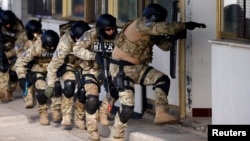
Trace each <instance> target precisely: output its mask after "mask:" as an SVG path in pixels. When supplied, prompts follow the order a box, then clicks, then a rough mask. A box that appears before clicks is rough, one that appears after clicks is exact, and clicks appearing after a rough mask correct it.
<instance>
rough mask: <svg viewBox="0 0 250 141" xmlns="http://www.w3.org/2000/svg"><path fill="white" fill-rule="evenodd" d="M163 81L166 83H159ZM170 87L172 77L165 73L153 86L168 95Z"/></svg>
mask: <svg viewBox="0 0 250 141" xmlns="http://www.w3.org/2000/svg"><path fill="white" fill-rule="evenodd" d="M162 82H164V83H163V84H158V83H162ZM169 87H170V79H169V77H168V76H166V75H163V76H162V77H160V78H159V79H158V80H156V82H155V86H154V87H153V89H155V88H160V89H161V90H162V91H163V92H165V93H166V95H168V91H169Z"/></svg>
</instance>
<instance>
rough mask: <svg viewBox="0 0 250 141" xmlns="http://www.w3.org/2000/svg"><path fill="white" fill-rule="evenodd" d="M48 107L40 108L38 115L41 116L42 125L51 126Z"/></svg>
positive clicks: (40, 106) (41, 106)
mask: <svg viewBox="0 0 250 141" xmlns="http://www.w3.org/2000/svg"><path fill="white" fill-rule="evenodd" d="M47 110H48V106H47V105H46V104H44V105H39V106H38V113H39V116H40V124H41V125H49V115H48V112H47Z"/></svg>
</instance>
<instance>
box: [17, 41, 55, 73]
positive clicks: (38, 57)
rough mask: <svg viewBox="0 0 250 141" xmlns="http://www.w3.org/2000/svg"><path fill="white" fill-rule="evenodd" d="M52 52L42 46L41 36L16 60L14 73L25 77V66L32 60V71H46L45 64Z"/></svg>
mask: <svg viewBox="0 0 250 141" xmlns="http://www.w3.org/2000/svg"><path fill="white" fill-rule="evenodd" d="M53 53H54V52H51V51H48V50H46V49H44V48H43V47H42V41H41V36H39V37H38V38H37V40H36V41H35V42H34V44H32V45H31V46H30V47H29V48H28V49H27V50H26V51H25V52H24V53H23V54H22V55H21V56H20V57H19V58H18V59H17V61H16V63H15V67H16V73H17V76H18V78H25V76H26V73H27V69H28V68H27V66H28V64H29V63H31V62H33V65H32V68H31V70H32V71H33V72H40V73H44V74H46V73H47V66H48V64H49V62H50V61H51V59H52V56H53Z"/></svg>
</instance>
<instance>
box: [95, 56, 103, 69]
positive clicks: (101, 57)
mask: <svg viewBox="0 0 250 141" xmlns="http://www.w3.org/2000/svg"><path fill="white" fill-rule="evenodd" d="M95 62H96V63H97V64H98V65H99V67H100V68H102V69H103V68H104V58H103V56H102V54H101V53H96V55H95Z"/></svg>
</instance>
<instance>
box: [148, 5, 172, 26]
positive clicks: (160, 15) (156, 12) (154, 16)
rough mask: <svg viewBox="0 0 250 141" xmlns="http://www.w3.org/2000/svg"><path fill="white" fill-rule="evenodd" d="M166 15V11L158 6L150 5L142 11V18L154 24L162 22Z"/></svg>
mask: <svg viewBox="0 0 250 141" xmlns="http://www.w3.org/2000/svg"><path fill="white" fill-rule="evenodd" d="M167 15H168V11H167V9H165V8H164V7H162V6H161V5H159V4H155V3H151V4H149V5H148V6H147V7H146V8H145V9H144V11H143V17H146V18H147V19H151V20H154V21H155V22H163V21H165V20H166V18H167Z"/></svg>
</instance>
